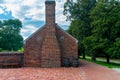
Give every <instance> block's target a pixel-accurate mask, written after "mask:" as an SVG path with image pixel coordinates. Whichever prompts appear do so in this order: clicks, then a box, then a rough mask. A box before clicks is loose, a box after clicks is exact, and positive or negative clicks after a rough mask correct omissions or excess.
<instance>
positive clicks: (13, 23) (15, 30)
mask: <svg viewBox="0 0 120 80" xmlns="http://www.w3.org/2000/svg"><path fill="white" fill-rule="evenodd" d="M1 24H2V26H1V29H0V48H2V49H3V50H9V51H11V50H14V51H17V50H18V49H20V48H21V47H22V46H23V38H22V36H21V35H20V29H21V28H22V23H21V21H19V20H18V19H15V20H11V19H10V20H4V21H2V22H1Z"/></svg>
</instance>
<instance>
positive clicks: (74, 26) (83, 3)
mask: <svg viewBox="0 0 120 80" xmlns="http://www.w3.org/2000/svg"><path fill="white" fill-rule="evenodd" d="M95 2H96V0H77V2H73V0H67V1H66V3H65V4H64V15H66V16H67V20H70V21H71V25H70V28H69V30H68V32H69V33H70V34H71V35H73V36H74V37H75V38H77V39H78V41H79V42H78V48H79V51H80V53H84V51H85V48H84V44H83V40H84V38H85V37H87V36H89V35H91V26H90V21H91V19H90V18H89V15H90V10H91V8H92V7H93V6H94V5H95Z"/></svg>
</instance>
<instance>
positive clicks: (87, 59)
mask: <svg viewBox="0 0 120 80" xmlns="http://www.w3.org/2000/svg"><path fill="white" fill-rule="evenodd" d="M85 60H86V61H89V62H93V63H96V64H99V65H102V66H105V67H108V68H120V64H118V63H114V62H110V63H109V64H108V63H106V62H105V61H100V60H96V61H93V60H91V58H90V57H86V59H85Z"/></svg>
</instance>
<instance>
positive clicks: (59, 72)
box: [0, 61, 120, 80]
mask: <svg viewBox="0 0 120 80" xmlns="http://www.w3.org/2000/svg"><path fill="white" fill-rule="evenodd" d="M0 80H120V73H117V72H115V71H113V70H111V69H108V68H105V67H102V66H99V65H97V64H94V63H90V62H86V61H81V65H80V67H79V68H73V67H70V68H26V67H25V68H16V69H0Z"/></svg>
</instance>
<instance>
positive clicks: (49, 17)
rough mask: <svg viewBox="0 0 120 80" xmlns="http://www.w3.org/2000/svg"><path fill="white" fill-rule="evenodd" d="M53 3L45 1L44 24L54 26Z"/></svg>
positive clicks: (50, 0)
mask: <svg viewBox="0 0 120 80" xmlns="http://www.w3.org/2000/svg"><path fill="white" fill-rule="evenodd" d="M55 5H56V4H55V1H54V0H46V1H45V6H46V24H47V25H54V24H55Z"/></svg>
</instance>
